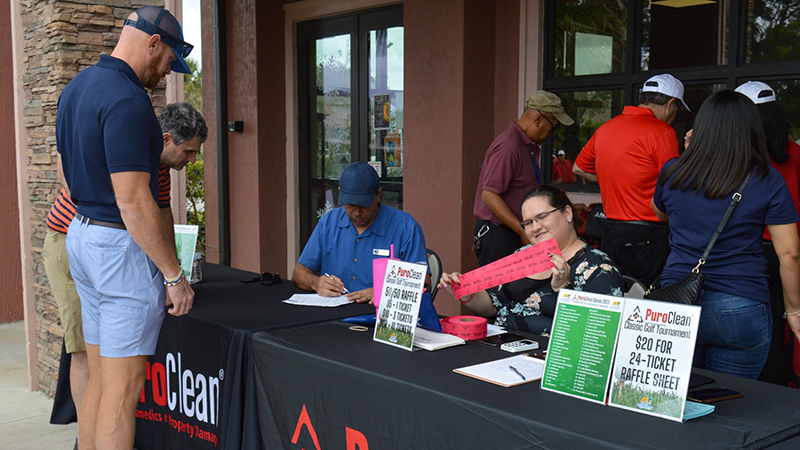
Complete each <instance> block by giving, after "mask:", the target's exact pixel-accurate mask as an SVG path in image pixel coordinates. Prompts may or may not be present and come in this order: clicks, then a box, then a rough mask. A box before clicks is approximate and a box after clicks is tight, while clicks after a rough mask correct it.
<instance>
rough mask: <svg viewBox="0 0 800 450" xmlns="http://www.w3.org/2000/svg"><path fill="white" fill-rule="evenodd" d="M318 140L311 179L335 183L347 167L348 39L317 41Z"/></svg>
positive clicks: (346, 37)
mask: <svg viewBox="0 0 800 450" xmlns="http://www.w3.org/2000/svg"><path fill="white" fill-rule="evenodd" d="M315 50H316V54H315V55H316V57H315V58H314V59H315V65H316V69H317V70H316V72H317V73H316V86H315V92H314V93H313V94H315V96H316V99H317V101H316V106H317V120H318V125H317V126H318V129H317V133H318V139H317V148H316V155H315V164H314V166H313V168H312V171H311V176H312V178H322V179H328V180H338V179H339V174H340V173H342V170H344V168H345V167H347V166H348V165H349V164H350V153H351V151H352V150H351V146H352V142H351V136H350V134H351V131H350V128H351V127H350V122H351V114H350V111H351V107H350V103H351V93H350V36H349V35H341V36H332V37H328V38H323V39H318V40H317V41H316V48H315Z"/></svg>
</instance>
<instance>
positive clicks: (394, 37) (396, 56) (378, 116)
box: [368, 27, 404, 209]
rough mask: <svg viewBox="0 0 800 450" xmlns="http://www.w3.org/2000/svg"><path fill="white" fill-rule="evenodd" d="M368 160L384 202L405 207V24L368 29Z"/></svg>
mask: <svg viewBox="0 0 800 450" xmlns="http://www.w3.org/2000/svg"><path fill="white" fill-rule="evenodd" d="M368 103H369V119H368V122H369V161H370V164H372V165H373V167H376V169H377V170H378V173H379V174H380V178H381V189H382V190H381V203H384V204H387V205H390V206H394V207H396V208H400V209H402V208H403V167H404V161H403V159H404V155H403V27H392V28H384V29H379V30H371V31H370V32H369V102H368Z"/></svg>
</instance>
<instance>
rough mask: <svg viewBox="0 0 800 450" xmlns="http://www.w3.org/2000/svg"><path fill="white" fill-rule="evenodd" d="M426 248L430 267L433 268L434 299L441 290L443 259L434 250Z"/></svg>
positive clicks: (432, 285)
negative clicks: (440, 280)
mask: <svg viewBox="0 0 800 450" xmlns="http://www.w3.org/2000/svg"><path fill="white" fill-rule="evenodd" d="M425 250H426V251H427V252H428V268H429V269H430V270H431V301H434V300H436V293H437V292H438V291H439V288H438V286H439V279H440V278H442V260H441V259H440V258H439V255H437V254H436V252H434V251H433V250H431V249H429V248H427V249H425Z"/></svg>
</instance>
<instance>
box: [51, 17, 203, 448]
mask: <svg viewBox="0 0 800 450" xmlns="http://www.w3.org/2000/svg"><path fill="white" fill-rule="evenodd" d="M191 50H192V46H191V45H190V44H188V43H186V42H184V41H183V31H182V30H181V26H180V24H179V23H178V20H177V19H176V18H175V17H174V16H173V15H172V14H170V12H169V11H167V10H165V9H163V8H157V7H154V6H145V7H143V8H140V9H137V10H136V11H135V12H134V13H132V14H131V15H130V16H129V17H128V19H127V20H126V21H125V24H124V27H123V28H122V32H121V33H120V37H119V41H118V43H117V45H116V47H115V48H114V51H113V52H112V53H111V55H110V56H108V55H102V56H101V57H100V61H99V62H98V63H97V64H96V65H94V66H91V67H88V68H86V69H84V70H83V71H81V72H80V73H79V74H78V75H76V76H75V78H73V79H72V81H70V82H69V84H68V85H67V86H66V87H65V88H64V91H63V92H62V93H61V96H60V98H59V102H58V114H57V116H56V140H57V144H58V151H59V154H60V158H61V163H62V168H63V172H64V178H65V180H66V182H67V185H68V186H69V190H70V196H71V198H72V201H73V203H75V205H76V206H77V212H76V214H75V218H74V219H72V222H71V223H70V226H69V232H68V233H67V237H66V248H67V255H68V258H69V265H70V272H71V273H72V276H73V279H74V281H75V287H76V289H77V291H78V295H79V296H80V299H81V310H82V311H81V314H82V317H83V334H84V339H85V341H86V353H87V359H88V363H89V381H88V383H87V387H86V393H85V395H84V400H83V404H82V406H81V408H80V410H79V411H78V421H79V423H80V427H79V429H78V435H79V442H80V448H98V449H126V448H127V449H130V448H133V437H134V431H135V427H136V419H135V410H136V404H137V402H138V400H139V392H140V391H141V389H142V385H143V384H144V379H145V364H146V362H147V356H148V355H152V354H154V353H155V349H156V342H157V341H158V333H159V330H160V329H161V322H162V321H163V320H164V310H165V305H166V304H167V300H169V302H171V307H170V308H169V310H168V312H169V313H170V314H172V315H175V316H180V315H183V314H186V313H187V312H189V310H190V309H191V307H192V302H193V300H194V291H192V288H191V287H190V286H189V283H187V282H186V278H185V277H184V275H183V271H182V270H181V266H180V264H179V263H178V260H177V258H176V257H175V244H174V242H169V240H168V237H167V234H166V233H165V232H164V229H165V228H164V224H163V223H162V215H161V214H160V212H159V208H158V205H157V203H156V201H157V199H158V172H159V162H160V159H161V153H162V150H163V148H164V139H163V135H162V130H161V127H160V126H159V123H158V119H157V118H156V115H155V112H154V110H153V105H152V103H151V102H150V97H149V96H148V94H147V91H146V89H153V88H155V87H156V86H157V85H158V83H159V82H160V81H161V79H163V78H164V77H165V76H166V75H168V74H169V73H170V72H171V71H176V72H183V73H188V72H189V67H188V66H187V65H186V61H184V58H185V57H186V56H188V55H189V52H190V51H191Z"/></svg>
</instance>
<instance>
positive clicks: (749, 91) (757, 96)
mask: <svg viewBox="0 0 800 450" xmlns="http://www.w3.org/2000/svg"><path fill="white" fill-rule="evenodd" d="M736 92H738V93H740V94H744V95H746V96H747V98H749V99H750V100H752V101H753V103H755V104H756V105H758V104H761V103H769V102H774V101H776V99H775V91H773V90H772V88H771V87H769V85H768V84H767V83H762V82H760V81H748V82H747V83H744V84H741V85H739V87H737V88H736Z"/></svg>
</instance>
